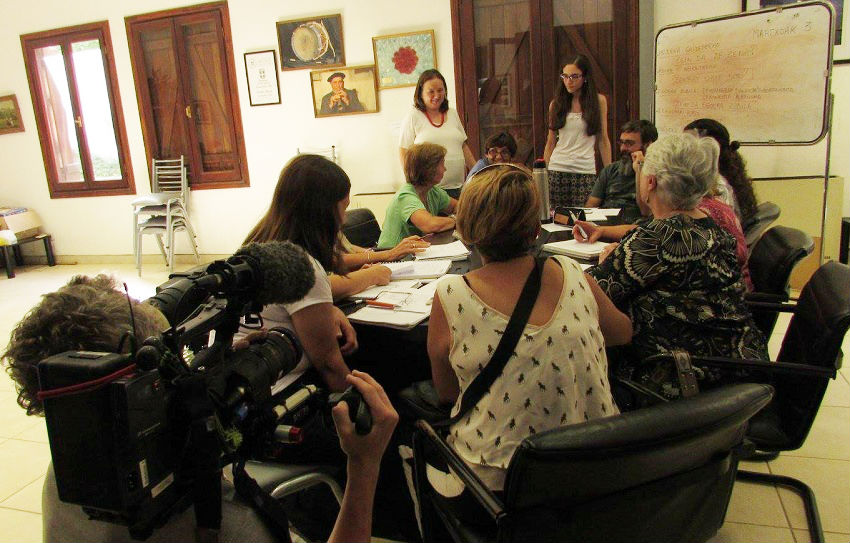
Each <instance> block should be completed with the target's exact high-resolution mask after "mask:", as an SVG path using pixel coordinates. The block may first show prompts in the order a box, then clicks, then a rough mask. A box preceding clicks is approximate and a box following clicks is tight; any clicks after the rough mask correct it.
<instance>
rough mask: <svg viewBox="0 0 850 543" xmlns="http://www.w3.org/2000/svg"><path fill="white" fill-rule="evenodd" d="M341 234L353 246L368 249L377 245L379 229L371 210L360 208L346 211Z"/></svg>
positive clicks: (379, 235)
mask: <svg viewBox="0 0 850 543" xmlns="http://www.w3.org/2000/svg"><path fill="white" fill-rule="evenodd" d="M342 233H343V234H345V237H347V238H348V241H350V242H351V243H353V244H354V245H358V246H360V247H367V248H369V247H374V246H375V245H377V243H378V238H380V237H381V227H380V226H378V221H377V219H375V214H374V213H372V210H371V209H367V208H365V207H360V208H356V209H349V210H346V212H345V219H344V220H343V223H342Z"/></svg>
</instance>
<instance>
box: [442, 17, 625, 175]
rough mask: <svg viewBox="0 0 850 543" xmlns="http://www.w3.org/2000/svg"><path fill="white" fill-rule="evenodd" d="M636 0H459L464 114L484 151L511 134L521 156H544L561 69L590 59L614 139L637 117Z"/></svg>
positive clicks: (455, 22) (526, 159) (474, 144)
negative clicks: (498, 136)
mask: <svg viewBox="0 0 850 543" xmlns="http://www.w3.org/2000/svg"><path fill="white" fill-rule="evenodd" d="M637 15H638V12H637V0H599V1H597V0H453V1H452V30H453V34H454V40H455V44H454V45H455V82H456V94H457V97H458V112H459V113H460V114H461V118H462V119H463V120H464V122H465V126H466V130H467V134H468V135H469V144H470V147H471V148H472V149H473V152H475V153H476V154H478V155H479V156H480V155H481V154H483V153H484V152H485V151H486V150H485V149H484V148H483V147H484V142H485V140H486V139H487V138H488V137H489V136H490V135H492V134H495V133H497V132H501V131H506V132H509V133H510V134H511V135H513V136H514V139H516V140H517V156H516V161H517V162H522V163H525V164H527V165H531V163H532V161H533V159H534V158H535V157H541V156H543V147H544V145H545V142H546V132H547V119H546V113H547V111H548V106H549V101H550V100H551V99H552V97H553V96H554V93H555V90H556V89H557V86H558V85H560V84H561V83H560V80H559V79H558V74H559V73H560V72H561V68H562V67H563V65H564V64H566V63H567V62H569V61H570V60H572V59H573V58H574V57H575V56H576V54H578V53H581V54H584V55H585V56H587V57H588V58H589V59H590V61H591V64H592V65H593V69H594V76H595V81H596V84H597V88H598V90H599V92H600V93H602V94H605V95H606V97H607V98H608V104H609V106H608V125H609V126H608V127H609V136H610V138H611V140H612V149H614V147H613V141H614V140H616V138H617V136H618V134H617V133H616V130H615V129H616V127H619V126H620V125H621V124H623V123H624V122H626V121H627V120H629V119H631V118H637V110H638V101H637V82H638V66H637V58H638V50H637V35H638V27H637V24H638V19H637Z"/></svg>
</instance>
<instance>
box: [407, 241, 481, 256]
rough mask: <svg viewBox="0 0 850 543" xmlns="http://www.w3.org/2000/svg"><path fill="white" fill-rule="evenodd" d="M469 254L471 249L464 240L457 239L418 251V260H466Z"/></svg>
mask: <svg viewBox="0 0 850 543" xmlns="http://www.w3.org/2000/svg"><path fill="white" fill-rule="evenodd" d="M468 256H469V249H467V248H466V245H464V244H463V242H462V241H460V240H457V241H453V242H451V243H444V244H442V245H431V246H430V247H428V248H427V249H425V250H424V251H422V252H421V253H416V260H432V259H437V258H448V259H449V260H464V259H466V257H468Z"/></svg>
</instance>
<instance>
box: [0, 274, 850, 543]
mask: <svg viewBox="0 0 850 543" xmlns="http://www.w3.org/2000/svg"><path fill="white" fill-rule="evenodd" d="M105 269H108V270H109V271H111V272H112V273H113V274H115V275H116V276H117V277H119V278H122V279H123V280H125V281H127V285H128V288H129V290H130V294H131V295H132V296H134V297H137V298H146V297H148V296H151V295H152V294H153V292H154V287H155V285H157V284H159V283H161V282H163V281H164V280H165V279H167V277H168V274H167V272H166V271H165V270H164V269H162V268H161V267H156V266H152V265H149V266H147V268H146V270H145V272H144V275H143V277H141V278H139V277H138V276H137V275H136V273H135V269H134V268H133V267H132V266H131V265H108V266H99V265H78V266H56V267H52V268H50V267H47V266H30V267H24V268H21V269H19V270H18V276H17V277H16V278H15V279H11V280H9V279H6V277H5V274H2V277H0V342H2V346H3V347H4V348H5V344H6V341H7V338H8V337H9V333H10V332H11V330H12V328H13V327H14V326H15V324H16V323H17V322H18V321H19V320H20V319H21V317H23V315H24V314H25V313H26V312H27V310H28V309H29V308H31V307H32V306H34V305H35V304H36V303H37V302H38V300H39V297H40V295H41V294H43V293H45V292H50V291H52V290H55V289H56V288H58V287H59V286H61V285H62V284H64V283H65V282H66V281H67V280H68V278H70V277H71V276H72V275H74V274H89V275H91V274H95V273H98V272H100V271H103V270H105ZM785 326H787V320H783V321H781V322H780V323H779V325H778V326H777V328H778V330H780V332H784V329H785ZM779 339H781V333H780V335H776V334H775V335H774V337H773V338H772V339H771V353H773V354H775V352H776V350H777V349H778V346H779V341H778V340H779ZM844 352H850V335H848V337H847V338H845V341H844ZM15 397H16V394H15V391H14V387H13V385H12V382H11V380H10V379H9V378H8V377H7V376H6V375H5V373H4V374H3V375H2V376H0V542H5V541H16V542H18V541H40V540H41V485H42V481H43V480H44V473H45V469H46V466H47V463H48V460H49V458H50V450H49V447H48V445H47V434H46V432H45V429H44V420H43V419H41V418H36V417H27V416H26V415H25V414H24V412H23V410H22V409H20V408H19V407H18V406H17V405H16V403H15ZM742 467H744V468H745V469H750V470H755V471H770V472H772V473H780V474H787V475H791V476H794V477H797V478H800V479H802V480H804V481H805V482H807V483H808V484H809V485H810V486H811V487H812V488H813V489H814V491H815V494H816V495H817V500H818V506H819V508H820V514H821V520H822V521H823V526H824V530H825V531H826V540H827V541H828V542H839V541H840V542H844V543H846V542H847V541H850V370H848V369H843V370H842V371H841V372H840V374H839V377H838V379H836V380H835V381H833V382H832V383H831V384H830V386H829V389H828V390H827V395H826V398H825V400H824V403H823V406H822V407H821V410H820V413H819V414H818V418H817V420H816V421H815V425H814V428H813V429H812V432H811V433H810V435H809V437H808V439H807V440H806V443H805V445H804V446H803V447H802V448H801V449H799V450H797V451H794V452H790V453H785V454H783V455H781V456H780V457H779V458H778V459H777V460H774V461H772V462H768V463H766V464H765V463H745V465H744V466H742ZM726 520H727V522H726V524H724V525H723V527H722V528H721V530H720V532H719V533H718V534H717V535H716V536H715V537H714V538H713V539H712V541H714V542H716V543H726V542H738V541H759V542H788V543H801V542H804V541H809V539H808V537H809V534H808V531H807V530H806V522H805V517H804V514H803V508H802V503H801V502H800V500H799V499H798V498H797V497H796V496H795V495H794V494H792V493H791V492H789V491H786V490H784V489H777V488H775V487H769V486H760V485H753V484H748V483H738V484H736V485H735V490H734V492H733V495H732V503H731V504H730V506H729V511H728V513H727V517H726Z"/></svg>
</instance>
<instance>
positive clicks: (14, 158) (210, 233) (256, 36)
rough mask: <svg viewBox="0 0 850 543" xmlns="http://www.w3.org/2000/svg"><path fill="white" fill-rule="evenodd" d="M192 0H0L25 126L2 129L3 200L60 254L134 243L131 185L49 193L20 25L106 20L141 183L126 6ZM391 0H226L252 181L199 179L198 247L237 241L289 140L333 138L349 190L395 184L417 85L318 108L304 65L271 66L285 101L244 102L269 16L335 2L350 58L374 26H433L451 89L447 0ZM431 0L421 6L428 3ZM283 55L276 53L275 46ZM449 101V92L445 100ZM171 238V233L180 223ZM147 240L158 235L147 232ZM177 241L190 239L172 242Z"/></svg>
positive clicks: (144, 177)
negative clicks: (364, 105) (337, 107)
mask: <svg viewBox="0 0 850 543" xmlns="http://www.w3.org/2000/svg"><path fill="white" fill-rule="evenodd" d="M193 3H195V2H181V1H177V0H148V1H146V2H133V1H130V0H87V1H86V2H67V1H60V0H39V1H38V2H37V3H25V2H20V0H1V1H0V5H2V6H3V10H2V11H3V14H4V15H3V31H2V35H0V51H3V53H2V54H0V73H2V74H3V78H2V81H0V96H2V95H5V94H16V95H17V97H18V103H19V104H20V108H21V114H22V116H23V122H24V127H25V129H26V130H25V131H24V132H22V133H17V134H9V135H3V136H0V164H2V165H3V167H2V170H0V172H2V173H0V187H2V188H0V205H16V206H17V205H20V206H26V207H29V208H31V209H34V210H36V211H37V212H38V213H39V215H40V216H41V218H42V221H43V223H44V230H45V231H46V232H50V233H51V234H53V239H54V245H55V249H56V252H57V254H60V255H93V254H104V255H115V254H130V253H132V221H131V216H132V214H131V206H130V201H131V200H132V199H133V198H134V197H135V196H109V197H97V198H62V199H53V200H51V199H50V195H49V192H48V189H47V181H46V177H45V172H44V163H43V160H42V155H41V148H40V146H39V140H38V132H37V130H36V127H35V117H34V113H33V107H32V100H31V99H30V93H29V87H28V85H27V78H26V71H25V69H24V62H23V55H22V53H21V44H20V37H19V36H20V35H21V34H24V33H28V32H37V31H42V30H49V29H54V28H61V27H65V26H71V25H76V24H82V23H88V22H92V21H101V20H104V19H108V20H109V29H110V32H111V35H112V47H113V51H114V53H115V67H116V70H117V75H118V85H119V89H120V93H121V107H122V108H123V111H124V119H125V123H126V127H127V139H128V140H129V145H130V155H131V161H132V166H133V173H134V176H135V182H136V190H137V193H138V194H143V193H146V192H149V191H150V184H149V178H148V173H147V167H146V158H145V151H144V144H143V141H142V132H141V124H140V121H139V115H138V111H139V110H138V103H137V100H136V93H135V87H134V84H133V74H132V69H131V66H130V57H129V49H128V44H127V35H126V31H125V26H124V17H126V16H129V15H135V14H139V13H148V12H153V11H159V10H163V9H169V8H173V7H178V6H182V5H191V4H193ZM413 6H414V5H407V4H405V3H403V2H398V1H395V0H358V1H356V2H354V1H346V0H313V1H312V2H310V3H306V2H305V3H300V2H288V1H287V2H281V1H279V0H233V1H231V2H229V10H230V23H231V32H232V38H233V52H234V60H235V63H236V67H235V68H236V80H237V82H238V91H239V103H240V107H241V111H242V127H243V131H244V136H245V147H246V152H247V160H248V171H249V175H250V180H251V186H250V187H249V188H240V189H221V190H199V191H194V192H193V193H192V222H193V224H194V226H195V228H196V230H197V231H198V238H199V243H200V249H201V252H202V253H208V254H227V253H231V252H233V250H235V249H236V248H237V247H238V245H239V243H240V242H241V240H242V239H243V237H244V236H245V234H246V233H247V232H248V230H249V229H250V228H251V226H253V225H254V224H255V222H256V221H257V219H258V218H259V216H260V215H261V214H262V213H263V212H264V211H265V210H266V209H267V207H268V202H269V199H270V197H271V194H272V192H273V190H274V186H275V183H276V182H277V177H278V174H279V172H280V169H281V167H282V166H283V165H284V164H285V163H286V161H287V160H288V159H289V158H291V157H292V156H293V155H294V154H295V150H296V148H297V147H299V146H300V147H302V148H303V147H310V146H312V147H326V146H329V145H336V146H337V149H338V152H339V155H340V164H341V166H342V167H343V168H344V169H345V170H346V172H347V173H348V174H349V176H350V177H351V180H352V185H353V187H352V193H356V192H363V191H371V190H374V189H375V188H376V187H379V188H384V189H386V190H394V188H395V187H396V186H397V185H399V184H400V181H401V179H402V174H401V167H400V166H399V161H398V149H397V137H398V123H399V122H400V121H401V119H402V118H403V117H404V115H405V114H406V113H407V111H408V109H409V108H410V105H411V104H412V97H413V87H407V88H402V89H389V90H384V91H380V92H379V102H380V104H379V105H380V111H379V112H378V113H376V114H370V115H352V116H349V117H332V118H324V119H315V118H314V117H313V106H312V101H311V100H312V98H311V86H310V77H309V70H298V71H287V72H280V71H279V72H278V75H279V78H280V87H281V99H282V104H281V105H271V106H259V107H251V106H250V104H249V102H248V89H247V83H246V81H245V67H244V61H243V56H242V55H243V53H245V52H248V51H254V50H261V49H272V48H274V49H275V50H277V49H278V47H277V34H276V27H275V22H276V21H280V20H288V19H295V18H300V17H309V16H312V15H319V14H328V13H341V14H342V24H343V36H344V40H345V59H346V63H347V64H348V65H358V64H372V63H373V62H374V60H373V54H372V36H379V35H384V34H394V33H399V32H408V31H414V30H422V29H431V28H432V29H434V31H435V38H436V47H437V65H438V68H439V69H440V71H441V72H442V73H443V75H444V76H445V78H446V80H447V82H448V85H449V89H448V96H449V98H450V100H452V101H454V96H455V93H454V64H453V57H452V37H451V13H450V10H449V2H448V0H437V1H435V2H431V3H429V4H428V5H427V6H424V5H419V4H416V5H415V9H412V8H413ZM426 8H427V9H426ZM278 59H279V55H278ZM452 104H453V105H454V103H453V102H452ZM178 239H179V235H178ZM146 247H147V248H148V250H147V251H146V252H154V251H155V250H156V249H155V248H154V244H153V243H152V242H150V241H148V243H147V244H146ZM177 247H178V251H181V252H186V250H187V246H184V245H181V243H178V246H177Z"/></svg>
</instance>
